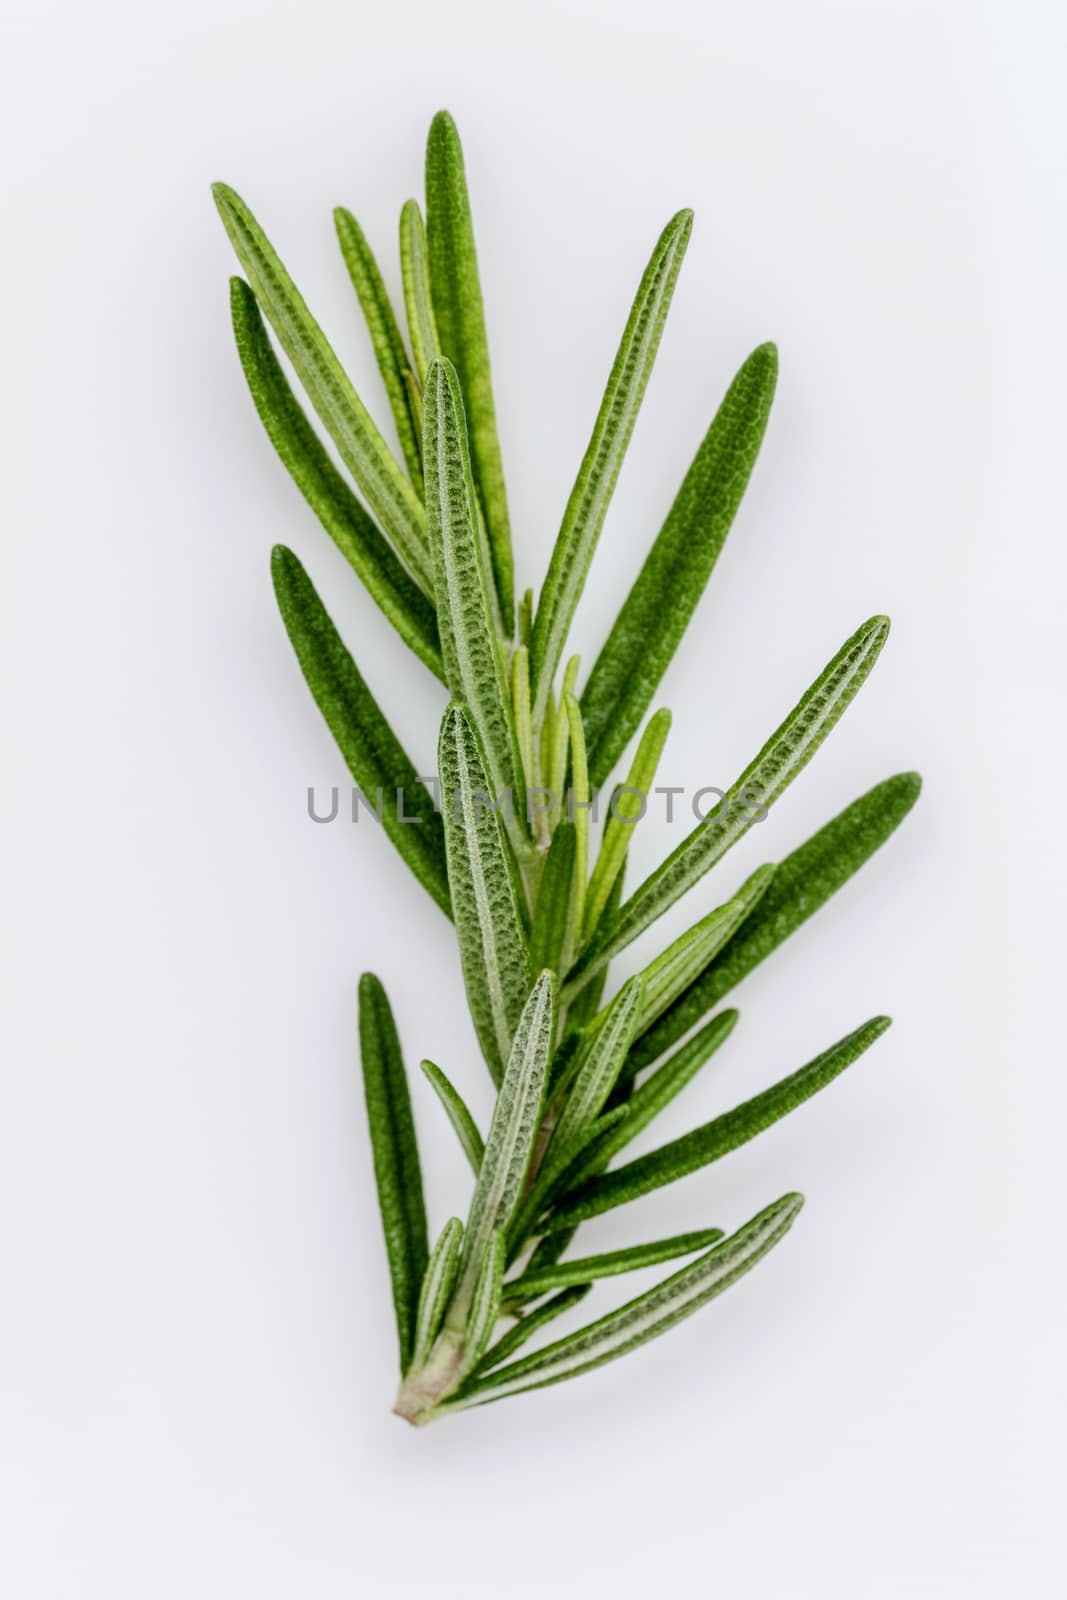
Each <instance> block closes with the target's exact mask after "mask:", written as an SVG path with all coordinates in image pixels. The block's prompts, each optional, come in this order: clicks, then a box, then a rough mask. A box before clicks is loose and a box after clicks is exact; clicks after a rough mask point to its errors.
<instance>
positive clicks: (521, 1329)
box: [475, 1283, 592, 1377]
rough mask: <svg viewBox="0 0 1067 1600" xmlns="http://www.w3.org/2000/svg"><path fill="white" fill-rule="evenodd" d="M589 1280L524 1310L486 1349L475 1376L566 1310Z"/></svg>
mask: <svg viewBox="0 0 1067 1600" xmlns="http://www.w3.org/2000/svg"><path fill="white" fill-rule="evenodd" d="M591 1288H592V1284H589V1283H583V1284H580V1285H578V1286H577V1287H575V1288H573V1289H564V1290H563V1291H562V1292H561V1293H560V1294H557V1295H553V1296H552V1298H551V1300H545V1301H544V1302H543V1303H542V1304H541V1305H539V1306H535V1307H534V1308H533V1310H531V1311H528V1312H527V1313H526V1315H525V1316H524V1317H522V1318H521V1319H520V1320H519V1321H518V1322H517V1323H516V1324H515V1326H514V1327H513V1328H509V1329H508V1331H507V1333H505V1334H504V1335H502V1337H501V1338H499V1339H498V1340H497V1342H496V1344H494V1345H493V1346H492V1348H491V1349H489V1350H487V1351H486V1353H485V1355H484V1356H483V1357H482V1359H481V1361H480V1362H479V1363H478V1366H477V1368H476V1372H475V1376H477V1377H480V1376H481V1374H482V1373H483V1372H488V1371H489V1370H490V1369H491V1368H492V1367H498V1366H499V1365H500V1363H501V1362H502V1361H507V1360H509V1359H510V1357H511V1356H513V1355H514V1354H515V1352H516V1350H519V1349H521V1347H522V1346H523V1345H524V1344H526V1343H527V1341H528V1340H530V1339H532V1338H533V1336H534V1334H535V1333H540V1331H541V1329H542V1328H544V1327H547V1326H548V1324H549V1323H550V1322H554V1321H555V1320H556V1318H557V1317H560V1316H562V1315H563V1313H564V1312H565V1311H570V1310H571V1308H572V1307H573V1306H576V1305H578V1303H579V1302H580V1301H582V1300H584V1299H585V1297H586V1295H587V1294H588V1293H589V1290H590V1289H591Z"/></svg>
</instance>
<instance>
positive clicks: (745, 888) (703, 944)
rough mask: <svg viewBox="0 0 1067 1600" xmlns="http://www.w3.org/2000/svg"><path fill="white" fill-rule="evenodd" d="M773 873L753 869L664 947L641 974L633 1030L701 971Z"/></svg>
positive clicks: (658, 1012) (664, 1006) (747, 913)
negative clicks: (719, 903)
mask: <svg viewBox="0 0 1067 1600" xmlns="http://www.w3.org/2000/svg"><path fill="white" fill-rule="evenodd" d="M774 873H775V868H774V867H773V866H770V865H768V866H764V867H757V868H756V871H755V872H754V873H753V874H752V875H751V877H749V878H746V880H745V882H744V883H743V884H742V885H741V887H740V889H739V890H738V891H737V893H736V894H735V895H734V897H733V899H732V900H727V902H726V904H725V905H724V906H719V907H718V908H717V909H716V910H715V911H712V912H709V914H708V915H707V916H706V917H703V918H702V919H701V920H700V921H699V922H697V923H695V924H694V926H693V927H691V928H688V929H687V930H686V932H685V933H683V934H682V935H681V937H680V938H678V939H675V941H674V943H673V944H671V945H668V947H667V949H666V950H664V952H663V954H662V955H660V956H657V957H656V959H655V961H653V962H651V963H650V964H649V966H647V967H646V968H645V971H644V983H645V995H644V1003H643V1004H642V1007H641V1015H640V1017H639V1019H638V1024H637V1029H636V1031H637V1032H638V1033H640V1032H641V1031H643V1029H645V1028H647V1027H648V1026H649V1025H650V1024H651V1023H653V1022H654V1021H655V1020H656V1018H657V1017H658V1016H660V1015H661V1014H662V1013H663V1012H664V1011H666V1009H667V1008H668V1006H670V1005H672V1004H673V1002H674V1001H675V1000H677V998H678V996H679V995H680V994H681V993H682V991H683V990H684V989H686V988H688V986H689V985H690V983H692V981H693V979H694V977H695V976H696V974H697V973H698V972H702V971H703V969H704V968H705V967H706V966H707V964H708V962H709V961H710V960H711V958H712V956H713V955H714V954H715V952H716V951H717V950H721V949H722V947H723V945H724V944H725V943H726V941H727V940H728V939H729V938H730V937H731V935H732V934H734V933H735V932H736V931H737V929H738V928H739V927H741V925H742V924H743V923H744V921H745V919H746V917H748V916H750V915H751V913H752V910H753V908H754V907H755V906H756V905H758V904H759V901H760V898H761V896H762V895H763V894H765V893H766V890H767V885H768V884H769V883H770V882H771V881H772V879H773V877H774Z"/></svg>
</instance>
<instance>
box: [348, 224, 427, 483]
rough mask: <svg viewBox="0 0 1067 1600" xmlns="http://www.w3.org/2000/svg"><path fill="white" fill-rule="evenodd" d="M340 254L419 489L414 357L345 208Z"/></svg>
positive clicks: (369, 253)
mask: <svg viewBox="0 0 1067 1600" xmlns="http://www.w3.org/2000/svg"><path fill="white" fill-rule="evenodd" d="M333 220H334V225H335V226H336V228H337V239H338V242H339V244H340V246H341V254H342V255H343V256H344V258H345V266H346V267H347V268H348V275H349V277H350V278H351V279H352V287H353V289H355V291H356V294H357V296H358V297H359V303H360V306H361V308H362V311H363V315H364V317H365V318H366V321H367V327H368V328H369V329H370V336H371V343H372V345H373V346H374V359H375V360H376V361H377V363H378V371H379V372H380V373H381V375H382V382H383V383H384V385H385V392H386V394H387V396H388V398H389V408H390V410H391V411H392V413H393V421H394V422H395V423H396V431H397V437H398V438H399V440H400V448H401V450H402V451H403V454H404V461H405V464H406V465H407V469H408V476H409V478H410V479H411V481H412V483H413V484H414V485H415V488H416V490H420V491H421V489H422V451H421V439H422V430H421V428H420V426H419V420H418V418H417V417H416V416H415V415H414V414H413V412H412V409H411V384H410V379H411V377H412V375H413V367H412V362H411V357H410V356H409V355H408V353H407V350H406V348H405V346H404V340H403V336H402V335H401V332H400V328H399V325H398V323H397V320H396V313H395V312H394V310H393V307H392V305H391V304H390V300H389V296H388V294H387V292H386V288H385V284H384V283H383V282H382V275H381V273H380V272H379V270H378V263H377V261H375V259H374V252H373V251H372V250H371V247H370V245H369V244H368V243H367V240H366V237H365V235H364V233H363V229H362V228H361V227H360V225H359V223H358V222H357V221H356V219H355V217H354V216H353V215H352V213H351V211H346V210H345V208H344V206H338V207H337V209H336V210H335V211H334V214H333Z"/></svg>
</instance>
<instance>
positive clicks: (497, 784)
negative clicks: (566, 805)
mask: <svg viewBox="0 0 1067 1600" xmlns="http://www.w3.org/2000/svg"><path fill="white" fill-rule="evenodd" d="M423 427H424V440H425V444H424V450H423V465H424V470H425V476H426V515H427V519H428V523H429V529H430V545H431V548H432V550H433V559H434V588H435V592H436V595H437V615H438V626H439V627H440V630H441V650H442V655H443V657H444V663H445V675H446V678H447V680H448V685H449V688H450V689H451V691H452V695H453V697H454V698H455V699H456V700H460V701H462V702H463V704H464V705H466V706H467V708H468V710H469V711H470V714H471V716H472V717H473V719H474V725H475V727H476V728H477V729H478V733H479V735H480V736H481V739H482V743H483V745H484V746H485V752H486V758H487V764H488V768H489V776H490V778H491V779H492V782H493V785H494V788H493V796H492V797H493V798H494V799H499V798H500V797H501V796H502V795H504V794H505V793H506V792H507V791H509V790H510V791H511V794H512V796H513V797H514V793H515V789H516V786H517V780H518V774H519V771H520V767H521V763H520V761H519V753H518V746H517V743H516V737H515V728H514V724H513V721H512V716H511V709H510V701H511V694H510V686H509V684H508V678H507V670H506V668H505V665H504V658H503V654H502V652H501V650H500V647H499V643H498V640H497V636H496V630H495V627H494V623H493V615H492V600H491V596H490V592H489V587H488V578H487V575H486V572H485V570H484V564H483V560H482V553H481V551H480V549H479V539H478V527H477V519H476V513H475V504H474V497H473V486H472V484H471V477H470V460H469V457H468V455H467V433H466V427H465V424H464V420H463V399H462V396H461V395H460V392H459V384H458V382H457V379H456V373H455V369H454V368H453V367H452V365H451V364H450V363H449V362H447V361H434V362H433V363H432V364H431V366H430V370H429V372H428V374H427V377H426V389H425V392H424V395H423ZM515 832H516V829H515V828H514V827H513V828H511V829H509V833H511V834H512V836H513V837H514V834H515Z"/></svg>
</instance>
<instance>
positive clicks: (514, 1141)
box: [446, 972, 556, 1328]
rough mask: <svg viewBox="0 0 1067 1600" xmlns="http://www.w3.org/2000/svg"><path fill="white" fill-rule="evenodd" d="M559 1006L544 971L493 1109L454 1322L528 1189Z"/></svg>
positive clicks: (462, 1320) (461, 1318)
mask: <svg viewBox="0 0 1067 1600" xmlns="http://www.w3.org/2000/svg"><path fill="white" fill-rule="evenodd" d="M555 1011H556V1008H555V997H554V995H553V989H552V974H551V973H550V972H542V973H541V975H540V977H539V978H538V980H537V982H536V983H535V984H534V986H533V988H532V989H531V990H530V998H529V999H528V1000H527V1002H526V1005H525V1006H524V1007H523V1012H522V1016H521V1018H520V1019H519V1026H518V1028H517V1030H516V1033H515V1043H514V1045H513V1046H512V1050H511V1055H510V1056H509V1058H508V1064H507V1070H506V1071H505V1073H504V1080H503V1082H502V1083H501V1085H500V1094H499V1096H498V1098H497V1103H496V1110H495V1111H494V1112H493V1120H492V1123H491V1124H490V1128H489V1137H488V1139H487V1140H486V1144H485V1158H484V1160H483V1161H482V1164H481V1169H480V1171H479V1173H478V1182H477V1184H476V1185H475V1189H474V1198H473V1199H472V1201H471V1209H470V1217H469V1218H468V1221H467V1237H466V1241H465V1243H464V1247H463V1267H462V1275H461V1278H460V1285H459V1288H458V1290H457V1291H456V1295H455V1298H454V1300H453V1302H452V1305H451V1306H450V1307H449V1310H448V1317H447V1319H446V1320H447V1322H448V1324H449V1326H451V1327H455V1328H461V1327H464V1326H466V1318H467V1312H468V1309H469V1306H470V1300H471V1296H472V1294H473V1293H474V1289H475V1285H476V1283H477V1281H478V1277H479V1274H480V1272H481V1270H482V1265H483V1262H484V1260H485V1256H486V1252H487V1251H488V1249H489V1244H490V1240H491V1239H492V1237H493V1235H494V1233H495V1232H498V1231H499V1232H501V1233H505V1234H506V1232H507V1229H508V1227H509V1225H510V1223H511V1219H512V1217H513V1215H514V1212H515V1208H516V1207H517V1205H518V1203H519V1198H520V1196H521V1194H522V1186H523V1182H524V1181H525V1178H526V1172H527V1168H528V1167H529V1165H530V1156H531V1154H532V1152H533V1146H534V1139H535V1137H536V1135H537V1128H538V1124H539V1122H540V1119H541V1106H542V1102H543V1099H544V1091H545V1080H546V1077H547V1074H548V1063H549V1058H550V1057H551V1054H552V1039H553V1035H554V1031H555V1025H556V1016H555Z"/></svg>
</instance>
